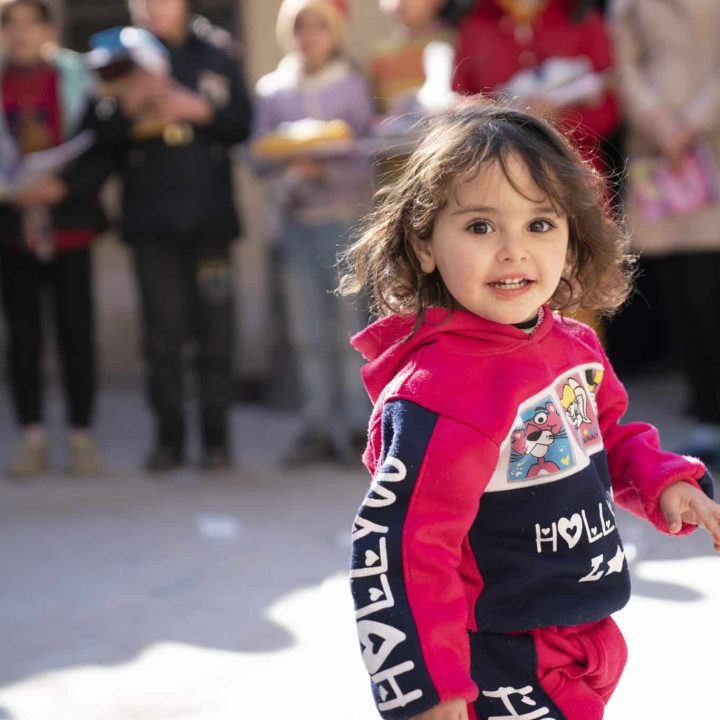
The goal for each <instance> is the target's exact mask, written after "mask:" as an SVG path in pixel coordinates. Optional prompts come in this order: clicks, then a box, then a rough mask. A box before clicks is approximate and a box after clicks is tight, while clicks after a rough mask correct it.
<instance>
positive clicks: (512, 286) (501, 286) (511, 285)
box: [488, 278, 533, 290]
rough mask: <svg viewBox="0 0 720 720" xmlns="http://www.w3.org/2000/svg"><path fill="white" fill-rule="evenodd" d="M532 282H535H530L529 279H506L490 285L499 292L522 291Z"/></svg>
mask: <svg viewBox="0 0 720 720" xmlns="http://www.w3.org/2000/svg"><path fill="white" fill-rule="evenodd" d="M531 282H533V280H528V278H506V279H505V280H496V281H495V282H490V283H488V285H489V286H490V287H492V288H496V289H497V290H522V288H524V287H527V286H528V285H529V284H530V283H531Z"/></svg>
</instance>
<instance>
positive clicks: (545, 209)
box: [450, 200, 560, 217]
mask: <svg viewBox="0 0 720 720" xmlns="http://www.w3.org/2000/svg"><path fill="white" fill-rule="evenodd" d="M540 202H542V200H541V201H540ZM493 212H497V208H495V207H489V206H482V205H474V206H473V207H461V208H459V209H458V210H453V212H452V213H450V214H451V215H465V214H467V213H493ZM533 212H534V213H541V214H543V215H556V216H558V217H560V214H559V213H558V211H557V210H556V209H555V208H554V207H553V206H552V205H543V206H542V207H537V208H533Z"/></svg>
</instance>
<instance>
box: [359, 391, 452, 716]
mask: <svg viewBox="0 0 720 720" xmlns="http://www.w3.org/2000/svg"><path fill="white" fill-rule="evenodd" d="M436 423H437V415H436V414H434V413H431V412H429V411H428V410H425V409H424V408H422V407H420V406H419V405H416V404H414V403H411V402H406V401H400V400H398V401H393V402H390V403H387V404H386V405H385V407H384V410H383V417H382V457H381V460H380V463H379V464H378V467H379V469H378V471H377V472H376V473H375V478H374V480H373V484H372V486H371V487H370V490H369V491H368V494H367V496H366V497H365V500H364V502H363V504H362V506H361V507H360V510H359V512H358V515H357V518H356V519H355V525H354V527H353V551H352V561H351V573H350V575H351V589H352V593H353V599H354V601H355V609H356V617H357V623H358V634H359V637H360V647H361V651H362V655H363V660H364V662H365V665H366V667H367V669H368V671H369V673H370V676H371V680H372V689H373V694H374V696H375V701H376V703H377V706H378V710H379V711H380V714H381V715H382V716H383V717H384V718H389V719H399V718H407V717H409V716H411V715H416V714H418V713H421V712H424V711H425V710H427V709H429V708H431V707H433V706H434V705H437V704H438V703H439V701H440V699H439V697H438V695H437V692H436V690H435V688H434V686H433V683H432V681H431V679H430V676H429V674H428V671H427V668H426V667H425V665H424V664H423V662H422V657H423V655H422V650H421V648H420V642H419V638H418V634H417V628H416V625H415V621H414V618H413V616H412V613H411V611H410V607H409V604H408V598H407V594H406V591H405V584H404V578H403V552H402V535H403V527H404V522H405V518H406V515H407V511H408V506H409V503H410V499H411V497H412V494H413V491H414V488H415V483H416V481H417V478H418V473H419V470H420V465H421V464H422V461H423V457H424V455H425V452H426V450H427V447H428V444H429V442H430V437H431V436H432V433H433V430H434V429H435V424H436Z"/></svg>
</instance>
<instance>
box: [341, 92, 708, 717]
mask: <svg viewBox="0 0 720 720" xmlns="http://www.w3.org/2000/svg"><path fill="white" fill-rule="evenodd" d="M602 198H603V183H602V180H601V177H600V176H599V175H598V174H597V172H596V171H594V170H593V169H592V168H591V167H590V166H589V165H588V164H587V163H585V162H583V161H582V160H581V159H580V156H579V155H578V153H577V152H576V151H575V150H574V149H573V148H572V146H571V145H570V143H569V142H568V141H567V140H566V139H565V138H564V137H563V136H562V135H560V134H559V133H558V132H557V131H556V130H554V129H553V128H552V127H551V126H550V125H548V124H547V123H545V122H544V121H541V120H538V119H536V118H534V117H532V116H530V115H528V114H525V113H523V112H519V111H514V110H509V109H504V108H502V107H497V106H493V105H482V104H471V103H468V104H463V105H461V106H459V107H458V108H456V109H454V110H452V111H448V112H446V113H445V114H443V115H441V116H439V117H437V118H436V119H435V120H433V121H432V126H431V128H430V129H429V131H428V132H427V134H426V136H425V137H424V139H423V141H422V142H421V144H420V145H419V147H418V148H417V149H416V151H415V152H414V153H413V155H412V157H411V158H410V160H409V163H408V165H407V167H406V169H405V171H404V173H403V174H402V176H401V177H400V178H399V179H398V181H397V182H396V184H395V185H393V186H392V187H389V188H386V189H385V190H384V191H382V192H381V195H380V198H379V202H378V205H377V209H376V210H375V211H374V213H373V214H372V215H371V217H370V218H369V220H368V222H367V225H366V227H365V231H364V233H363V234H362V236H361V237H360V238H359V239H358V240H357V242H356V243H355V244H354V245H353V246H351V247H350V248H349V250H348V252H347V253H346V255H345V260H346V262H347V263H348V264H349V271H348V272H347V274H346V275H345V277H344V278H343V281H342V283H341V291H342V292H344V293H351V292H356V291H358V290H359V289H360V288H363V287H367V288H368V289H369V290H370V292H371V295H372V300H373V304H374V310H375V312H376V313H377V314H379V315H381V316H382V317H381V319H379V320H378V321H377V322H375V323H374V324H373V325H371V326H370V327H369V328H368V329H366V330H365V331H364V332H362V333H360V334H359V335H357V336H356V337H355V338H354V341H353V343H354V345H355V347H356V348H357V349H358V350H360V351H361V352H362V353H363V355H364V356H365V358H366V359H367V360H368V361H369V362H368V364H367V365H366V366H365V367H364V369H363V376H364V380H365V384H366V386H367V388H368V391H369V393H370V396H371V398H372V400H373V401H374V403H375V408H374V411H373V414H372V418H371V420H370V437H369V444H368V446H367V450H366V452H365V456H364V460H365V463H366V465H367V467H368V469H369V470H370V472H371V473H372V474H373V476H374V480H373V483H372V485H371V488H370V490H369V492H368V493H367V495H366V497H365V500H364V502H363V504H362V506H361V508H360V511H359V513H358V515H357V518H356V520H355V523H354V527H353V544H354V545H353V558H352V570H351V584H352V592H353V595H354V599H355V605H356V611H357V612H356V617H357V623H358V634H359V637H360V643H361V648H362V655H363V659H364V661H365V665H366V667H367V669H368V671H369V673H370V675H371V679H372V683H373V691H374V694H375V698H376V702H377V706H378V709H379V711H380V713H381V715H382V716H383V717H385V718H410V717H412V718H422V719H423V720H466V719H468V718H470V719H473V718H477V719H480V718H482V719H483V720H486V719H487V718H491V717H494V718H500V717H507V718H509V717H525V718H545V719H546V720H547V719H549V718H554V719H555V720H560V719H564V720H598V719H599V718H601V717H602V716H603V711H604V707H605V704H606V703H607V700H608V698H609V697H610V695H611V694H612V692H613V690H614V688H615V686H616V684H617V682H618V679H619V677H620V674H621V672H622V669H623V666H624V664H625V659H626V649H625V644H624V641H623V638H622V635H621V634H620V632H619V630H618V628H617V626H616V625H615V623H614V622H613V620H612V618H611V615H612V613H613V612H615V611H616V610H619V609H620V608H621V607H623V606H624V605H625V603H626V602H627V601H628V598H629V593H630V585H629V578H628V571H627V566H626V562H625V555H624V550H623V545H622V542H621V540H620V537H619V535H618V530H617V525H616V520H615V514H614V504H613V501H615V502H617V503H618V504H619V505H620V506H622V507H624V508H626V509H628V510H630V511H631V512H633V513H635V514H637V515H639V516H640V517H642V518H645V519H646V520H648V521H649V522H651V523H652V524H653V525H654V526H655V527H656V528H657V529H658V530H660V531H661V532H666V533H671V534H675V535H682V534H685V533H688V532H690V531H691V530H692V529H693V526H694V525H701V526H703V527H705V528H706V529H707V530H708V532H709V533H710V534H711V535H712V538H713V541H714V545H715V549H716V550H720V506H718V505H716V504H715V503H714V502H712V500H711V499H710V497H711V496H712V481H711V479H710V477H709V475H708V474H707V473H706V471H705V467H704V466H703V465H702V464H701V463H700V462H699V461H698V460H696V459H693V458H689V457H681V456H677V455H673V454H671V453H668V452H665V451H663V450H662V449H661V448H660V446H659V440H658V435H657V432H656V430H655V429H654V428H653V427H652V426H650V425H647V424H645V423H631V424H628V425H621V424H619V420H620V419H621V418H622V416H623V414H624V413H625V410H626V408H627V395H626V393H625V390H624V389H623V386H622V385H621V383H620V382H619V380H618V379H617V377H616V376H615V373H614V372H613V369H612V367H611V366H610V365H609V363H608V361H607V358H606V357H605V354H604V352H603V350H602V347H601V346H600V344H599V342H598V339H597V337H596V335H595V333H594V332H593V331H592V330H591V329H590V328H589V327H587V326H586V325H583V324H581V323H579V322H577V321H573V320H568V319H565V318H564V317H562V315H561V314H559V313H565V312H567V311H570V310H573V309H576V308H578V307H586V308H590V309H594V310H597V311H603V312H608V311H610V310H612V309H614V308H616V307H617V306H618V305H620V303H621V302H622V301H623V299H624V298H625V296H626V294H627V292H628V287H629V283H630V274H631V263H630V258H628V256H627V254H626V238H625V236H624V235H623V233H622V232H621V230H620V229H619V227H618V226H617V225H616V223H615V222H614V221H613V220H612V219H611V217H610V216H609V215H608V214H607V213H606V212H605V210H604V208H603V204H602ZM709 496H710V497H709Z"/></svg>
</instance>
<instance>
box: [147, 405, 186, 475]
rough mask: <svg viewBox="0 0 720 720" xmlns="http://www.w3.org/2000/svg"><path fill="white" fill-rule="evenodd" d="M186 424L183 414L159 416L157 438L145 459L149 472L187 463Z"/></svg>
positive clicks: (171, 468)
mask: <svg viewBox="0 0 720 720" xmlns="http://www.w3.org/2000/svg"><path fill="white" fill-rule="evenodd" d="M184 447H185V426H184V421H183V418H182V416H178V415H177V414H172V415H170V414H168V415H167V416H161V417H159V418H158V423H157V440H156V441H155V445H154V446H153V447H152V448H151V450H150V453H149V454H148V456H147V460H146V461H145V469H146V470H148V471H149V472H167V471H168V470H175V469H177V468H179V467H182V466H183V465H184V464H185V450H184Z"/></svg>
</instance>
